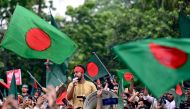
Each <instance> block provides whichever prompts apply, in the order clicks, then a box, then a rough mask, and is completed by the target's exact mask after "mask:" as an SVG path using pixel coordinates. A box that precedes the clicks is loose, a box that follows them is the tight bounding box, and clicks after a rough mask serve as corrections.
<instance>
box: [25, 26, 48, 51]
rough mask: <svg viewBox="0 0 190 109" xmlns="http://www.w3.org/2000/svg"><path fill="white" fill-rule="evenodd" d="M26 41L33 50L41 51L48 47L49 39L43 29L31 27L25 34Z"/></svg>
mask: <svg viewBox="0 0 190 109" xmlns="http://www.w3.org/2000/svg"><path fill="white" fill-rule="evenodd" d="M26 43H27V45H28V46H29V47H30V48H31V49H33V50H37V51H43V50H46V49H48V48H49V47H50V45H51V39H50V37H49V35H48V34H46V33H45V32H44V31H43V30H41V29H39V28H32V29H30V30H29V31H28V32H27V34H26Z"/></svg>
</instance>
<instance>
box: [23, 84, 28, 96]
mask: <svg viewBox="0 0 190 109" xmlns="http://www.w3.org/2000/svg"><path fill="white" fill-rule="evenodd" d="M21 91H22V93H21V95H22V97H23V98H24V97H28V96H29V94H28V85H26V84H23V85H22V89H21Z"/></svg>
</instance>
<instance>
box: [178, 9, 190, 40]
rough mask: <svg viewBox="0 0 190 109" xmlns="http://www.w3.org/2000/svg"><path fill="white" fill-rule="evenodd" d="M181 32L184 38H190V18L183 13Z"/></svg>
mask: <svg viewBox="0 0 190 109" xmlns="http://www.w3.org/2000/svg"><path fill="white" fill-rule="evenodd" d="M179 30H180V34H181V37H182V38H190V31H189V30H190V16H187V15H186V14H185V13H184V12H182V11H181V12H180V13H179Z"/></svg>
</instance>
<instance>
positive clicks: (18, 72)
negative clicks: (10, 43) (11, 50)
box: [6, 69, 22, 86]
mask: <svg viewBox="0 0 190 109" xmlns="http://www.w3.org/2000/svg"><path fill="white" fill-rule="evenodd" d="M13 73H14V74H15V79H16V85H21V84H22V80H21V70H20V69H15V70H9V71H7V73H6V75H7V85H8V86H10V84H11V80H12V76H13Z"/></svg>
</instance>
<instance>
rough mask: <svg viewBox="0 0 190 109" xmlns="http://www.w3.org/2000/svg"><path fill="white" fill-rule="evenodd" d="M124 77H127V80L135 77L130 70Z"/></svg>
mask: <svg viewBox="0 0 190 109" xmlns="http://www.w3.org/2000/svg"><path fill="white" fill-rule="evenodd" d="M124 78H125V80H126V81H131V79H132V78H133V74H132V73H130V72H126V73H125V74H124Z"/></svg>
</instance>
